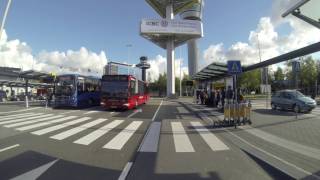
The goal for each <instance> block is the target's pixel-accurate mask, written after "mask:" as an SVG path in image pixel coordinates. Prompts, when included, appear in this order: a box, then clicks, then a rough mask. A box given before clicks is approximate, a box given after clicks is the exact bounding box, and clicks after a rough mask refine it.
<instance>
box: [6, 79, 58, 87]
mask: <svg viewBox="0 0 320 180" xmlns="http://www.w3.org/2000/svg"><path fill="white" fill-rule="evenodd" d="M3 85H5V86H8V87H25V86H26V83H25V82H24V81H6V80H0V86H3ZM28 87H41V88H45V87H53V85H52V84H47V83H29V84H28Z"/></svg>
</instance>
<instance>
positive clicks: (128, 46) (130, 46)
mask: <svg viewBox="0 0 320 180" xmlns="http://www.w3.org/2000/svg"><path fill="white" fill-rule="evenodd" d="M126 47H127V48H128V59H127V61H128V62H127V64H129V62H130V48H132V44H127V45H126ZM127 68H128V69H127V70H128V72H127V74H128V75H129V65H128V66H127Z"/></svg>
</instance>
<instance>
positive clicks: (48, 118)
mask: <svg viewBox="0 0 320 180" xmlns="http://www.w3.org/2000/svg"><path fill="white" fill-rule="evenodd" d="M61 117H63V116H62V115H58V116H49V117H46V118H41V119H38V118H36V120H32V121H24V122H19V123H14V124H10V125H5V126H4V127H8V128H9V127H17V126H22V125H26V124H32V123H36V122H41V121H47V120H51V119H57V118H61Z"/></svg>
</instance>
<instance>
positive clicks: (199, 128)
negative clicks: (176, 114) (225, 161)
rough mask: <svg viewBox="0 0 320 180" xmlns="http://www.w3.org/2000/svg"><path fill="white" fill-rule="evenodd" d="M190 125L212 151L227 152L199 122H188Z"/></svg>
mask: <svg viewBox="0 0 320 180" xmlns="http://www.w3.org/2000/svg"><path fill="white" fill-rule="evenodd" d="M190 123H191V125H192V126H193V127H194V128H195V129H196V130H197V131H198V133H199V134H200V136H201V137H202V138H203V140H204V141H205V142H206V143H207V144H208V145H209V147H210V148H211V149H212V150H213V151H224V150H229V147H228V146H226V145H225V144H224V143H223V142H222V141H221V140H220V139H219V138H217V137H216V136H215V135H214V134H213V133H212V132H210V131H209V130H208V129H207V128H205V126H203V125H202V124H201V123H200V122H190Z"/></svg>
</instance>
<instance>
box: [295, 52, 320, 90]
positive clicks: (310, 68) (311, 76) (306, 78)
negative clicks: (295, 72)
mask: <svg viewBox="0 0 320 180" xmlns="http://www.w3.org/2000/svg"><path fill="white" fill-rule="evenodd" d="M300 67H301V69H300V73H299V78H300V81H301V85H302V86H304V87H311V86H314V85H315V81H316V80H317V75H318V72H317V63H316V61H315V60H313V59H312V57H311V56H310V57H308V58H307V59H305V60H303V61H302V62H301V64H300Z"/></svg>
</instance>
